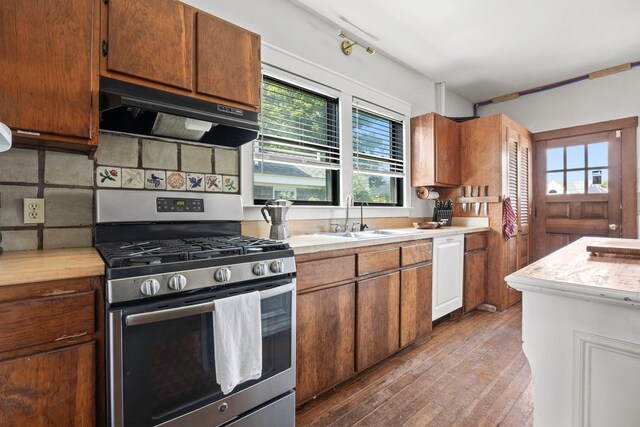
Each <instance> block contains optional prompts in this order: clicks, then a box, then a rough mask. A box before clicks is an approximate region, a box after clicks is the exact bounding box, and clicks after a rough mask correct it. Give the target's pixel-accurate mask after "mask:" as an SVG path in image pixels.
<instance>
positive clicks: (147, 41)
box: [106, 0, 194, 90]
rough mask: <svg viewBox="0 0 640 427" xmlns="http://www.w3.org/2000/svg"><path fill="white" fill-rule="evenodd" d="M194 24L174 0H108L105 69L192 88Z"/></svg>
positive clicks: (187, 10)
mask: <svg viewBox="0 0 640 427" xmlns="http://www.w3.org/2000/svg"><path fill="white" fill-rule="evenodd" d="M193 26H194V10H193V8H190V7H188V6H186V5H184V4H183V3H180V2H177V1H175V0H135V1H132V0H109V3H108V25H107V27H108V33H107V40H106V41H107V42H108V53H107V60H106V66H107V70H109V71H112V72H116V73H122V74H127V75H129V76H133V77H137V78H141V79H144V80H149V81H152V82H156V83H160V84H163V85H169V86H174V87H177V88H181V89H186V90H191V89H192V87H193V68H192V67H193V62H194V60H193Z"/></svg>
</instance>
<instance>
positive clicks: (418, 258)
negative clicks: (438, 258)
mask: <svg viewBox="0 0 640 427" xmlns="http://www.w3.org/2000/svg"><path fill="white" fill-rule="evenodd" d="M400 256H401V259H402V266H403V267H405V266H407V265H412V264H419V263H421V262H427V261H431V259H432V258H433V244H432V243H431V242H428V243H421V244H418V245H412V246H403V247H401V248H400Z"/></svg>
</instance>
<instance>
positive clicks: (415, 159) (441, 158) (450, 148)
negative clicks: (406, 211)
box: [411, 113, 460, 187]
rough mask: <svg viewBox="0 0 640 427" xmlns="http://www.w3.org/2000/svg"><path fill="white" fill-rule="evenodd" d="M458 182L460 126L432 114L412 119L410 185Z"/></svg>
mask: <svg viewBox="0 0 640 427" xmlns="http://www.w3.org/2000/svg"><path fill="white" fill-rule="evenodd" d="M459 184H460V125H459V124H458V123H456V122H454V121H452V120H449V119H447V118H445V117H442V116H439V115H437V114H435V113H429V114H423V115H422V116H417V117H413V118H412V119H411V186H412V187H418V186H422V185H425V186H426V185H436V186H445V187H453V186H456V185H459Z"/></svg>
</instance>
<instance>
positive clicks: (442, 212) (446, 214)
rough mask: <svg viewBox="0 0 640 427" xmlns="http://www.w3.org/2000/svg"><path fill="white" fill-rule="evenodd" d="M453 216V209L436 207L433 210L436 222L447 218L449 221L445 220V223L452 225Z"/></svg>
mask: <svg viewBox="0 0 640 427" xmlns="http://www.w3.org/2000/svg"><path fill="white" fill-rule="evenodd" d="M452 218H453V209H434V210H433V220H434V221H435V222H440V221H442V220H446V221H447V222H445V223H444V225H451V219H452Z"/></svg>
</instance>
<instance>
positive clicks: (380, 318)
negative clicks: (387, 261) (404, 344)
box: [356, 272, 400, 371]
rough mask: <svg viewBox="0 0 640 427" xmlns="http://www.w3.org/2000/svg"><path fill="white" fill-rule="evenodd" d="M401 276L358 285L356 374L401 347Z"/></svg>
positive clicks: (398, 274) (365, 281)
mask: <svg viewBox="0 0 640 427" xmlns="http://www.w3.org/2000/svg"><path fill="white" fill-rule="evenodd" d="M399 309H400V273H399V272H395V273H391V274H386V275H384V276H380V277H375V278H373V279H367V280H362V281H360V282H358V298H357V310H356V331H357V332H356V371H362V370H363V369H365V368H368V367H369V366H371V365H373V364H374V363H376V362H379V361H380V360H382V359H384V358H386V357H387V356H389V355H391V354H393V353H395V352H396V351H397V350H398V349H399V348H400V345H399V344H400V312H399Z"/></svg>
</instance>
